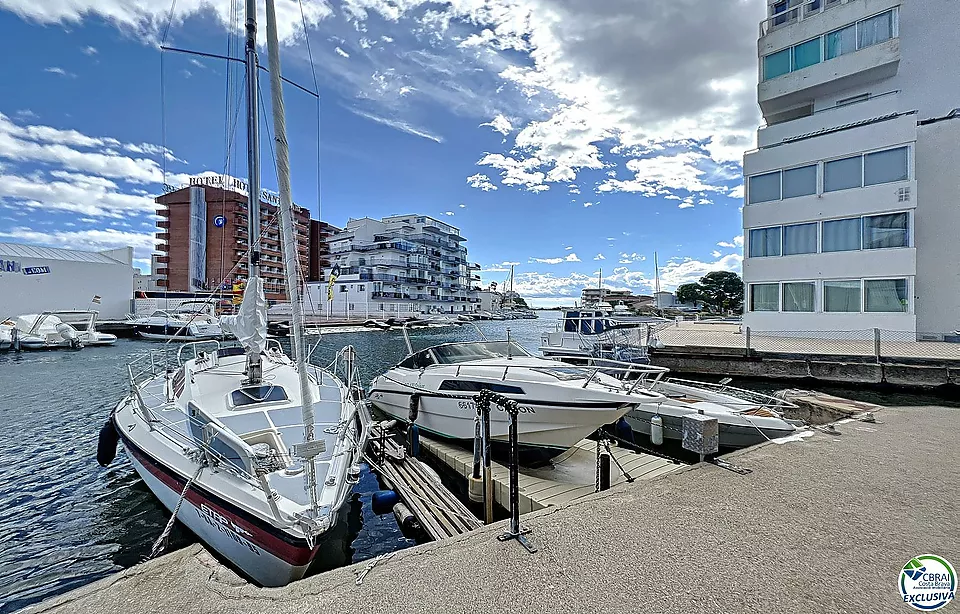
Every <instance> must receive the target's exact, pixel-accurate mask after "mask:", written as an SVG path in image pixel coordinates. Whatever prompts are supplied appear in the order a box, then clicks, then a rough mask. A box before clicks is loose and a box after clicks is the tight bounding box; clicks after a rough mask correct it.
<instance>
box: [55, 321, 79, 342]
mask: <svg viewBox="0 0 960 614" xmlns="http://www.w3.org/2000/svg"><path fill="white" fill-rule="evenodd" d="M57 332H58V333H60V336H61V337H63V339H64V340H66V341H75V340H76V339H77V330H76V329H75V328H74V327H72V326H70V325H69V324H67V323H66V322H61V323H59V324H57Z"/></svg>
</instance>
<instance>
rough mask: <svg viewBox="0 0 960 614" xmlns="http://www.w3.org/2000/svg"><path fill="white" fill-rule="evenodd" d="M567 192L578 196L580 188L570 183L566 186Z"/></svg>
mask: <svg viewBox="0 0 960 614" xmlns="http://www.w3.org/2000/svg"><path fill="white" fill-rule="evenodd" d="M567 190H568V191H569V193H570V194H579V193H580V187H579V186H578V185H577V184H575V183H571V184H570V185H568V186H567Z"/></svg>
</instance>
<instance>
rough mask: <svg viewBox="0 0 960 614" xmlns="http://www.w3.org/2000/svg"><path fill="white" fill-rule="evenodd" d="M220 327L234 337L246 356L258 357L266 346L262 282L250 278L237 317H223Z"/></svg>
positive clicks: (257, 278)
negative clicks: (253, 355)
mask: <svg viewBox="0 0 960 614" xmlns="http://www.w3.org/2000/svg"><path fill="white" fill-rule="evenodd" d="M220 326H221V328H223V330H225V331H226V332H228V333H233V334H234V335H236V337H237V340H238V341H239V342H240V344H241V345H242V346H243V348H244V349H245V350H246V351H247V354H256V355H257V356H259V355H260V353H261V352H263V350H264V349H265V348H266V345H267V298H266V297H265V296H264V295H263V280H262V279H260V278H259V277H251V278H250V282H249V283H248V284H247V289H246V292H244V294H243V302H242V303H241V304H240V310H239V311H238V312H237V315H233V316H223V317H222V318H220Z"/></svg>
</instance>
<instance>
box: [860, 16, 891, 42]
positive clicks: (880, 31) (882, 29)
mask: <svg viewBox="0 0 960 614" xmlns="http://www.w3.org/2000/svg"><path fill="white" fill-rule="evenodd" d="M891 38H893V11H887V12H886V13H881V14H880V15H877V16H875V17H871V18H870V19H864V20H863V21H858V22H857V48H858V49H863V48H864V47H869V46H870V45H876V44H877V43H882V42H883V41H886V40H890V39H891Z"/></svg>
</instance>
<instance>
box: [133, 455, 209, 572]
mask: <svg viewBox="0 0 960 614" xmlns="http://www.w3.org/2000/svg"><path fill="white" fill-rule="evenodd" d="M205 466H206V465H200V466H199V467H197V471H196V473H194V474H193V477H191V478H190V479H189V480H187V483H186V484H184V486H183V492H181V493H180V500H179V501H177V506H176V507H175V508H174V509H173V515H171V516H170V520H168V521H167V526H165V527H164V528H163V533H161V534H160V537H158V538H157V541H155V542H153V548H151V549H150V554H149V555H147V558H146V560H148V561H149V560H150V559H152V558H154V557H156V556H157V555H158V554H160V553H161V552H163V550H164V548H166V547H167V540H168V539H169V538H170V532H171V531H172V530H173V523H175V522H176V521H177V514H179V513H180V506H181V505H183V500H184V499H186V498H187V491H188V490H190V487H191V486H193V483H194V482H196V481H197V478H199V477H200V472H201V471H203V468H204V467H205Z"/></svg>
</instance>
